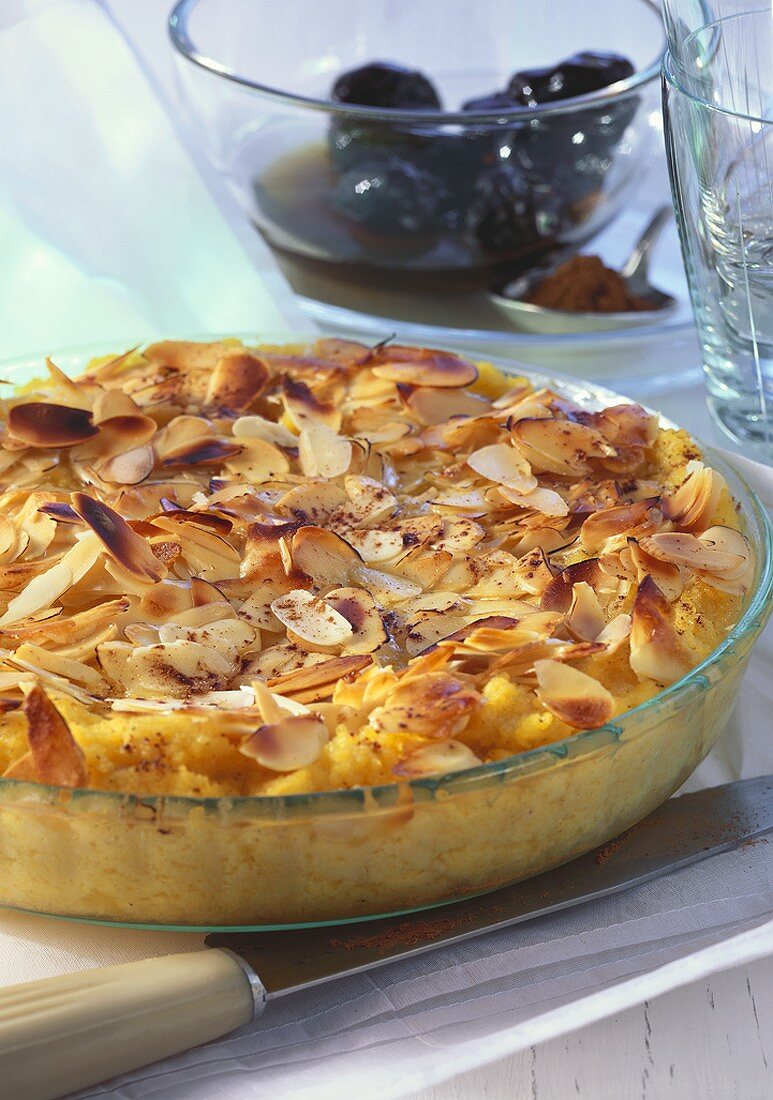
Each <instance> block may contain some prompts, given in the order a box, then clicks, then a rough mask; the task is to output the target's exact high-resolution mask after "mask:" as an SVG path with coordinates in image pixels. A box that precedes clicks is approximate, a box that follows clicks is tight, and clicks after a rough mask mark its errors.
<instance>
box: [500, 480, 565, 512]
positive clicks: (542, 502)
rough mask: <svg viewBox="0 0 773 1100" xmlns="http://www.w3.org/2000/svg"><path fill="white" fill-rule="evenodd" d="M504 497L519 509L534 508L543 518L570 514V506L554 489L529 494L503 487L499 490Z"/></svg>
mask: <svg viewBox="0 0 773 1100" xmlns="http://www.w3.org/2000/svg"><path fill="white" fill-rule="evenodd" d="M499 491H500V493H501V494H502V496H504V497H505V498H506V499H507V500H509V501H510V502H511V503H512V504H517V505H518V507H519V508H533V509H534V511H535V512H541V513H542V514H543V516H566V515H568V514H569V505H568V504H567V503H566V501H565V500H564V498H563V497H562V496H561V494H560V493H557V492H556V491H555V490H554V489H542V488H539V489H532V490H531V491H530V492H528V493H517V492H514V491H513V490H512V489H510V488H509V487H508V486H502V487H501V489H500V490H499Z"/></svg>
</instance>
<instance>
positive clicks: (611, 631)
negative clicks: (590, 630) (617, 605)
mask: <svg viewBox="0 0 773 1100" xmlns="http://www.w3.org/2000/svg"><path fill="white" fill-rule="evenodd" d="M630 634H631V616H630V615H626V614H625V613H621V614H620V615H616V616H615V617H614V619H611V620H610V621H609V622H608V623H607V624H606V626H605V627H604V629H603V630H602V631H600V632H599V633H598V634H597V635H596V637H595V638H594V639H593V640H594V641H595V642H599V643H601V644H602V645H605V646H606V647H607V651H608V652H609V653H615V652H616V651H617V650H618V649H619V648H620V646H621V645H622V644H623V642H625V641H626V640H627V639H628V638H629V637H630Z"/></svg>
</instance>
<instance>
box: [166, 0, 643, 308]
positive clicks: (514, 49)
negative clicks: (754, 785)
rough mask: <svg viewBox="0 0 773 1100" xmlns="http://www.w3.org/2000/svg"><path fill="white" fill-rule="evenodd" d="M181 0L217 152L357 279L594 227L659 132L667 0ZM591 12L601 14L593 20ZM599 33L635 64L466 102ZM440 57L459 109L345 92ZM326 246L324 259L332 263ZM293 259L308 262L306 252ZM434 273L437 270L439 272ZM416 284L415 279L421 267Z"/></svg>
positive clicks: (313, 262) (179, 56)
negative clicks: (350, 100)
mask: <svg viewBox="0 0 773 1100" xmlns="http://www.w3.org/2000/svg"><path fill="white" fill-rule="evenodd" d="M571 8H572V12H571V19H567V18H566V15H567V5H566V4H565V3H561V2H560V0H545V2H544V3H541V4H534V3H529V2H527V0H507V2H505V0H497V2H493V0H492V2H490V3H487V4H481V3H479V2H476V3H470V2H469V0H447V2H446V3H445V4H444V5H443V7H442V17H441V15H440V12H439V10H438V8H437V7H436V6H433V5H428V4H416V3H411V4H409V3H406V2H398V3H395V2H394V0H368V3H367V4H355V5H351V4H349V5H344V4H340V3H339V2H337V0H315V3H314V4H313V5H311V4H309V5H308V18H307V19H306V20H301V19H299V18H298V6H297V5H284V6H283V5H279V6H277V5H275V4H269V3H266V2H263V0H179V2H178V3H177V5H176V6H175V8H174V9H173V11H172V14H171V17H170V20H169V29H170V34H171V38H172V42H173V44H174V46H175V57H176V63H177V64H176V68H177V73H178V78H179V88H180V95H181V100H182V103H183V106H184V108H185V110H186V112H187V114H188V116H189V120H190V122H191V124H192V128H193V130H194V132H195V134H196V135H197V137H198V139H199V141H200V143H201V144H202V146H203V148H204V150H205V152H206V155H207V156H208V158H209V160H210V162H211V163H212V165H213V166H214V167H215V168H216V169H217V171H218V172H219V173H220V174H221V175H222V176H223V177H224V178H225V180H226V181H227V182H228V184H229V185H230V187H231V189H232V190H233V192H234V193H235V195H236V196H237V198H238V200H239V202H240V203H241V205H242V206H243V207H244V209H245V210H246V211H247V213H248V214H249V216H250V218H251V219H252V220H253V222H254V223H255V225H256V226H257V227H258V228H259V229H260V230H261V232H262V233H263V234H264V235H265V237H266V238H267V240H268V241H269V242H270V243H271V244H272V245H273V246H274V247H275V248H276V249H277V250H279V253H280V254H285V255H286V256H287V257H288V258H293V259H296V258H298V257H301V258H303V259H304V261H306V263H307V267H308V269H309V270H310V271H311V270H317V271H320V270H330V265H337V271H338V273H339V274H340V277H341V278H342V279H345V280H346V281H347V282H349V283H351V282H356V283H360V282H361V281H362V280H363V279H377V281H378V280H380V282H381V285H383V286H384V287H385V288H386V287H387V286H390V285H391V286H399V287H400V288H401V289H405V288H406V284H405V279H406V278H407V277H409V276H410V275H411V274H413V275H414V278H415V285H416V287H417V289H420V290H423V291H426V290H428V289H429V288H430V286H431V285H435V286H437V287H442V286H444V285H454V286H459V285H463V286H470V287H474V286H476V285H477V286H493V285H496V284H497V283H499V282H501V281H502V280H504V279H505V278H508V277H510V276H512V275H513V274H515V273H517V272H520V271H523V270H526V269H528V268H530V267H531V266H533V265H536V264H541V263H543V262H544V261H545V260H546V258H548V257H551V256H556V255H559V254H560V253H561V252H562V251H564V250H569V249H576V248H578V247H580V246H581V245H582V244H583V242H585V241H587V240H588V239H589V238H590V237H592V236H593V235H594V234H595V233H597V232H598V231H599V230H600V229H602V228H603V227H604V226H605V225H607V224H608V223H609V221H610V220H611V219H612V218H613V217H614V216H615V214H616V213H617V212H618V211H619V210H620V208H621V206H622V205H623V204H624V203H626V202H628V200H629V198H630V196H631V193H632V191H633V189H634V187H635V185H636V183H637V181H638V180H639V179H640V178H641V176H642V174H643V172H644V168H645V162H646V161H647V159H648V157H649V156H650V154H651V153H652V152H653V150H654V149H655V148H657V147H658V146H659V140H660V139H659V126H660V119H659V93H658V84H657V75H658V60H659V57H660V55H661V53H662V50H663V45H664V39H663V28H662V20H661V16H660V13H659V9H658V7H657V6H656V5H655V4H654V3H652V2H651V0H625V3H623V4H621V3H620V0H575V2H574V3H573V4H572V5H571ZM579 28H581V30H580V29H579ZM580 50H603V51H609V52H615V53H619V54H623V55H625V56H627V57H628V58H629V59H630V61H631V62H632V64H633V66H634V73H633V75H632V76H630V77H628V78H627V79H623V80H619V81H618V82H617V83H614V84H611V85H609V86H608V87H605V88H602V89H600V90H597V91H595V92H592V93H589V94H585V95H582V96H575V97H574V98H571V99H570V98H567V99H564V100H560V101H554V102H551V103H547V104H542V105H541V106H538V107H534V108H528V107H521V108H514V107H509V108H508V107H501V106H498V107H496V108H494V109H492V108H489V109H475V110H468V111H463V110H462V109H461V105H462V104H463V103H464V102H466V101H468V100H470V99H473V98H476V97H480V96H484V95H486V94H487V93H491V92H493V91H494V90H495V89H498V90H502V89H504V88H506V87H507V85H508V82H509V80H510V77H511V76H512V74H513V73H514V72H516V71H521V70H524V69H534V68H535V67H537V66H546V65H553V64H555V63H556V62H558V61H560V60H561V59H564V58H567V57H569V56H570V55H572V54H574V53H576V52H578V51H580ZM378 59H384V60H390V61H395V62H399V63H401V64H404V65H407V66H410V67H413V68H416V69H418V70H420V71H421V72H423V73H426V74H427V75H428V76H429V77H430V78H431V80H432V81H433V83H434V84H435V85H436V87H437V88H438V90H439V93H440V96H441V99H442V102H443V103H444V104H445V108H446V109H445V110H440V109H432V110H426V109H423V110H421V111H406V110H394V109H375V108H372V107H362V106H355V105H344V104H341V103H337V102H333V101H331V100H330V98H329V95H330V92H331V87H332V85H333V83H334V81H335V79H336V78H337V77H338V76H339V75H340V74H341V73H342V72H344V71H346V70H349V69H352V68H354V67H357V66H360V65H362V64H364V63H366V62H368V61H372V60H378ZM319 265H323V266H322V268H320V266H319ZM291 270H292V268H291ZM430 275H431V276H432V281H431V283H428V278H429V276H430ZM408 285H410V284H408Z"/></svg>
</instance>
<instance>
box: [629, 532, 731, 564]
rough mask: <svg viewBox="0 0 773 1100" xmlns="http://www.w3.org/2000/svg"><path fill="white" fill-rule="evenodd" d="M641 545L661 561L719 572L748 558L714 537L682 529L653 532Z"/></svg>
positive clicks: (641, 540)
mask: <svg viewBox="0 0 773 1100" xmlns="http://www.w3.org/2000/svg"><path fill="white" fill-rule="evenodd" d="M737 545H738V544H736V546H737ZM639 546H640V547H641V549H642V550H643V551H644V553H645V554H649V555H650V556H651V557H653V558H656V559H658V560H660V561H668V562H672V563H674V564H675V565H684V566H687V567H688V568H691V569H700V570H705V571H706V572H709V573H717V574H719V575H722V574H723V573H732V572H734V571H737V570H738V569H740V568H741V567H742V566H743V565H744V562H745V555H743V554H738V553H733V552H732V551H727V550H725V549H722V548H720V547H719V546H717V545H716V544H715V543H713V542H712V541H710V540H706V539H704V538H700V539H699V538H696V536H695V535H690V534H687V533H686V532H681V531H664V532H662V533H658V534H655V535H650V536H649V537H647V538H643V539H639Z"/></svg>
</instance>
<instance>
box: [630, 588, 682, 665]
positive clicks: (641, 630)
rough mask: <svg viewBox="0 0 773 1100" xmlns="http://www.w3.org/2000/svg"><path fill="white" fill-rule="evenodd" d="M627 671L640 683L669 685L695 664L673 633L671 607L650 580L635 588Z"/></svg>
mask: <svg viewBox="0 0 773 1100" xmlns="http://www.w3.org/2000/svg"><path fill="white" fill-rule="evenodd" d="M630 663H631V668H632V669H633V671H634V672H635V673H636V675H637V676H638V677H639V679H640V680H644V679H649V680H655V681H656V682H657V683H659V684H673V683H674V682H675V681H676V680H680V679H681V678H682V676H684V675H685V673H687V672H688V671H689V670H690V668H692V666H693V665H694V664H695V659H694V657H693V655H692V654H691V653H690V652H689V651H688V650H687V649H686V647H685V646H684V644H683V643H682V641H681V640H680V638H679V635H678V634H677V633H676V630H675V628H674V624H673V615H672V611H671V606H670V604H669V603H668V600H667V599H666V598H665V596H664V595H663V593H662V592H661V591H660V589H659V588H658V586H657V585H656V584H655V582H654V581H653V580H652V578H651V577H645V578H644V580H643V581H642V582H641V584H640V585H639V587H638V589H637V592H636V599H635V600H634V605H633V613H632V615H631V657H630Z"/></svg>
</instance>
